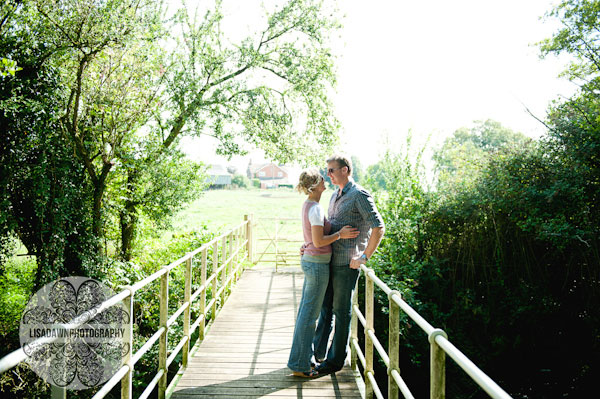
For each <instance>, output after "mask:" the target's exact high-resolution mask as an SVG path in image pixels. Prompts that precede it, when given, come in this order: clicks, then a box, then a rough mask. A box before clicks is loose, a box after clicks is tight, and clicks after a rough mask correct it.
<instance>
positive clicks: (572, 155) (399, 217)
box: [369, 107, 600, 398]
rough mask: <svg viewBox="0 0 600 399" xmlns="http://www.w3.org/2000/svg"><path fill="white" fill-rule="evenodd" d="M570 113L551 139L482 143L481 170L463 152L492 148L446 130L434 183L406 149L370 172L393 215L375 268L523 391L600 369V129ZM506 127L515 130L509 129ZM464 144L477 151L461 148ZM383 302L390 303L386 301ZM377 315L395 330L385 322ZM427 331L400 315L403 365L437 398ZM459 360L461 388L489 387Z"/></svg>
mask: <svg viewBox="0 0 600 399" xmlns="http://www.w3.org/2000/svg"><path fill="white" fill-rule="evenodd" d="M560 109H561V110H564V109H569V108H568V107H566V108H565V107H561V108H560ZM552 115H553V116H554V117H558V113H556V112H555V113H554V114H552ZM561 115H562V117H561V118H558V119H554V118H553V116H551V118H550V121H552V123H553V125H552V126H554V127H555V129H554V130H553V131H552V132H551V133H550V134H549V136H548V137H546V138H544V139H543V140H540V141H538V142H534V141H523V142H519V145H513V146H511V145H502V146H498V148H497V149H495V150H494V151H493V152H489V153H486V152H483V153H482V152H480V153H479V154H478V155H477V156H478V157H479V158H478V159H484V162H481V163H479V164H477V165H476V166H477V167H475V166H469V167H472V168H473V171H472V172H471V173H463V171H462V170H461V168H465V166H462V165H463V164H461V163H458V162H456V161H457V160H460V161H462V160H464V158H468V155H469V154H471V155H472V152H473V150H475V149H481V147H483V146H480V147H478V146H476V145H474V144H473V141H474V140H470V139H469V140H466V141H463V142H462V143H456V141H457V138H460V137H457V136H459V135H455V136H454V137H452V138H450V139H448V141H447V142H446V143H445V145H444V146H443V147H442V150H440V151H439V152H438V153H437V160H438V161H440V162H441V165H438V166H439V167H438V170H443V168H446V172H447V173H448V175H447V176H446V179H448V180H446V181H443V180H441V179H440V182H439V186H438V188H437V190H436V191H433V192H427V191H426V190H425V189H424V188H423V186H422V184H421V183H420V182H421V181H423V179H422V177H420V176H419V173H417V171H418V170H419V164H416V163H414V162H411V160H410V158H409V157H407V156H406V155H404V153H403V154H398V155H393V154H392V155H390V154H387V155H386V156H385V157H384V159H383V160H382V161H381V162H379V163H378V164H377V165H375V167H376V168H377V169H376V170H377V171H378V172H379V173H374V174H370V176H369V177H370V185H371V189H372V190H374V193H375V197H376V199H377V204H378V208H379V210H380V211H381V213H382V215H383V217H384V220H385V222H386V235H385V238H384V240H383V242H382V244H381V246H380V248H379V249H378V251H377V253H376V256H374V258H373V260H372V261H370V265H372V266H371V267H373V268H374V269H375V270H376V272H377V274H378V275H379V276H380V277H382V279H383V280H384V281H386V282H387V283H388V284H389V285H390V287H392V288H393V289H397V290H399V291H400V292H402V294H403V297H404V299H405V300H406V301H407V302H408V303H409V304H411V306H413V307H414V308H415V309H416V310H417V311H418V312H419V313H420V314H421V315H423V316H424V317H425V318H426V319H427V320H429V321H431V322H432V323H433V324H434V325H436V326H438V327H440V328H443V329H444V330H445V331H446V332H447V333H448V335H449V336H450V339H451V341H452V342H453V343H454V344H455V345H456V346H457V347H459V348H460V349H461V350H462V351H463V352H464V353H465V354H466V355H467V356H468V357H469V358H471V359H472V360H474V361H475V363H476V364H477V365H478V366H480V367H481V368H482V369H483V370H489V373H490V376H491V377H492V378H493V379H495V380H496V381H497V382H498V383H499V384H500V385H501V386H502V387H503V388H505V389H507V390H508V391H509V393H510V394H511V395H512V396H513V397H515V398H525V397H531V396H534V395H535V396H536V397H542V398H552V397H558V396H561V397H580V396H582V395H585V394H584V392H588V391H589V390H591V389H593V386H594V385H593V384H594V377H593V374H594V370H597V369H598V367H600V364H599V363H598V359H599V358H600V346H599V345H598V343H597V340H596V339H595V338H594V337H595V336H597V335H598V333H600V319H599V318H598V315H597V312H595V311H594V309H595V307H596V306H597V304H598V303H599V300H600V291H599V290H598V275H600V258H599V257H598V244H599V234H598V224H597V221H598V219H597V217H598V211H597V206H596V203H597V195H598V185H596V184H594V176H596V175H595V171H596V170H597V169H594V167H595V164H594V160H595V158H594V157H593V154H592V151H590V150H589V148H590V147H591V148H594V147H593V146H594V145H596V144H597V143H598V140H597V139H594V137H595V136H593V135H592V134H591V133H589V134H584V133H585V132H584V131H582V128H581V125H578V124H577V123H576V121H577V120H576V119H575V121H574V120H573V119H568V118H565V114H561ZM566 115H568V116H570V117H573V115H572V114H566ZM559 122H561V123H559ZM573 122H575V123H573ZM588 128H589V127H588ZM504 134H505V136H504V137H502V136H503V135H504ZM469 136H470V135H462V136H461V137H467V138H468V137H469ZM497 138H501V139H502V140H500V141H499V142H507V143H509V142H510V141H511V140H514V139H515V136H514V135H513V134H512V132H510V131H508V130H504V133H502V134H500V135H499V136H498V137H497ZM516 138H517V139H518V137H516ZM567 140H570V141H569V144H568V145H565V143H566V141H567ZM453 141H454V142H455V145H454V146H452V145H450V144H449V143H451V142H453ZM469 141H470V142H469ZM465 142H467V143H469V144H468V145H469V146H471V147H472V151H470V152H456V151H455V150H456V148H457V147H460V146H461V145H464V143H465ZM457 154H458V155H459V156H457ZM482 154H483V157H481V155H482ZM448 161H450V162H448ZM457 165H459V166H457ZM455 166H457V167H456V168H455V169H452V168H453V167H455ZM375 167H374V169H375ZM472 174H476V176H475V177H473V176H472ZM465 180H466V181H467V184H465ZM448 181H452V184H447V182H448ZM590 183H591V184H590ZM377 302H378V307H379V309H380V311H382V312H384V313H385V312H386V309H387V306H388V305H387V298H386V297H385V296H384V295H378V296H377ZM382 319H383V318H382ZM376 323H377V321H376ZM379 323H380V325H376V326H375V328H376V330H378V331H382V330H383V331H386V330H387V326H386V320H385V319H383V320H380V321H379ZM415 329H416V330H419V329H418V328H416V327H415V325H414V324H413V323H412V322H410V320H408V319H406V318H404V319H402V320H401V334H402V336H403V337H404V340H403V341H402V344H401V345H402V346H403V347H402V348H401V350H400V352H401V354H405V355H402V356H401V361H402V364H401V369H402V372H403V374H404V375H405V378H406V379H407V380H410V381H411V382H412V384H411V385H410V386H411V389H413V393H415V395H416V396H425V395H426V394H427V390H428V380H427V378H425V377H426V376H427V375H428V373H427V368H428V363H427V362H428V361H427V351H428V347H427V345H426V342H424V339H423V336H422V333H421V332H420V331H415ZM383 340H385V336H384V338H383ZM515 359H519V361H518V362H515ZM380 366H381V365H380ZM384 371H385V369H383V370H382V372H384ZM447 371H448V377H447V380H448V381H452V383H451V384H448V393H449V395H451V396H452V397H470V398H471V397H480V396H481V397H484V395H483V394H479V393H477V392H476V391H474V388H473V384H472V382H470V381H469V379H468V378H467V377H465V375H464V373H463V372H462V371H460V370H458V369H456V368H448V370H447ZM380 374H381V373H380ZM383 374H384V375H385V373H383ZM523 375H526V376H527V379H523V378H521V377H522V376H523ZM424 376H425V377H424Z"/></svg>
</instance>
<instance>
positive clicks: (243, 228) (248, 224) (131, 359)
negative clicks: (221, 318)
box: [0, 215, 253, 399]
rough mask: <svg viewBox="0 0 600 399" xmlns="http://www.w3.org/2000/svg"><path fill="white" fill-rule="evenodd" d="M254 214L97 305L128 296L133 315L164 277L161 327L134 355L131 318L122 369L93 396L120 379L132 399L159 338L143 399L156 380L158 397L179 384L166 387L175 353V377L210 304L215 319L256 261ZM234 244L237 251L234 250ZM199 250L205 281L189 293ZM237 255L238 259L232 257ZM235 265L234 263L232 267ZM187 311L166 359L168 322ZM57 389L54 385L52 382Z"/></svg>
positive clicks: (1, 362)
mask: <svg viewBox="0 0 600 399" xmlns="http://www.w3.org/2000/svg"><path fill="white" fill-rule="evenodd" d="M252 228H253V217H252V215H246V216H245V217H244V222H242V223H240V224H239V225H237V226H235V227H234V228H232V229H230V230H228V231H226V232H224V233H223V234H221V235H219V236H217V237H215V238H213V239H212V240H210V241H209V242H207V243H205V244H203V245H202V246H200V247H199V248H197V249H195V250H193V251H191V252H188V253H186V254H185V255H184V256H183V257H181V258H179V259H177V260H176V261H174V262H172V263H170V264H169V265H167V266H163V267H162V268H161V269H160V270H158V271H156V272H154V273H152V274H151V275H150V276H148V277H145V278H143V279H142V280H140V281H138V282H136V283H135V284H133V285H131V286H125V287H123V290H121V291H120V292H119V293H117V294H115V295H114V296H112V297H111V298H109V299H107V300H106V301H104V302H103V303H102V304H101V305H100V306H99V309H98V310H99V311H98V313H100V312H102V311H104V310H106V309H108V308H110V307H111V306H114V305H116V304H118V303H120V302H121V301H125V305H126V306H127V307H128V308H129V314H130V315H131V317H133V302H134V296H135V293H136V292H137V291H138V290H140V289H142V288H144V287H146V286H147V285H149V284H150V283H152V282H153V281H155V280H157V279H159V278H160V279H161V284H160V295H159V297H160V303H159V309H160V327H159V328H158V330H157V331H156V332H155V333H154V334H153V335H152V337H150V338H149V339H148V340H147V341H146V342H145V343H144V345H142V346H141V347H140V349H138V351H137V352H136V353H135V354H133V355H132V350H133V338H134V337H133V322H131V323H130V324H129V329H128V330H129V331H127V330H126V332H125V338H126V341H127V343H128V344H129V348H130V351H129V353H128V354H127V356H126V357H125V358H124V359H123V365H122V367H121V368H119V370H117V371H116V372H115V374H114V375H113V376H112V377H111V378H110V379H109V380H108V381H107V382H105V383H104V385H103V386H102V387H101V388H100V390H99V391H98V392H97V393H96V394H95V395H94V396H93V398H92V399H100V398H103V397H104V396H106V395H107V394H108V393H109V392H110V391H111V389H112V388H114V386H115V385H117V384H118V383H119V382H121V383H122V384H121V397H122V398H123V399H129V398H131V397H132V378H133V371H134V365H135V363H136V362H137V361H138V360H139V359H140V358H141V357H142V356H143V355H144V354H145V353H146V352H147V351H148V350H149V349H150V348H151V347H152V346H153V345H154V344H155V343H156V341H160V343H159V369H158V371H157V373H156V375H155V376H154V378H153V379H152V381H151V382H150V383H149V384H148V386H147V387H146V389H145V390H144V392H143V393H142V394H141V396H140V398H147V397H148V396H150V394H151V393H152V391H153V390H154V388H155V387H156V386H157V385H158V387H159V390H158V397H159V399H163V398H164V397H165V395H166V394H167V391H169V390H170V389H172V388H173V387H174V386H175V384H176V383H177V380H178V378H177V377H175V378H174V379H173V381H171V384H170V385H169V386H167V370H168V367H169V365H170V364H171V363H172V362H173V360H174V359H175V357H176V356H177V355H178V354H179V352H180V351H181V350H183V356H182V366H181V368H180V370H179V372H178V373H177V376H181V374H182V371H183V370H185V368H186V367H187V363H188V356H189V353H190V338H191V336H192V334H193V333H194V332H195V330H196V328H198V327H200V330H199V337H198V341H199V342H201V341H202V340H203V339H204V333H205V329H206V327H207V326H206V325H205V322H206V313H207V309H210V312H211V315H212V316H213V318H214V317H215V315H216V311H217V298H218V297H221V301H220V306H219V308H220V307H222V306H223V304H224V302H225V299H226V291H227V288H228V287H229V289H231V284H232V283H233V280H234V279H236V280H237V279H238V278H239V274H238V273H239V272H240V269H241V268H242V267H243V262H244V261H245V260H246V259H249V260H250V261H252V258H253V231H252ZM219 242H221V255H222V260H221V266H220V267H217V266H218V265H219V257H218V255H219V252H218V248H219ZM227 243H228V244H229V245H228V246H229V249H227V247H226V244H227ZM234 244H235V250H234V248H233V247H234ZM211 247H212V249H213V254H212V255H213V259H212V264H213V268H212V273H211V275H210V276H209V277H208V278H207V276H206V272H207V253H208V249H209V248H211ZM242 249H245V252H244V255H243V256H242V258H241V259H240V251H241V250H242ZM227 252H229V256H228V257H227V258H226V254H227ZM199 253H201V254H202V260H201V273H200V274H201V285H200V287H199V288H198V289H197V290H196V291H195V292H194V293H193V294H192V293H191V277H192V274H191V272H192V260H193V259H194V256H195V255H197V254H199ZM234 260H235V262H234ZM182 264H185V265H186V270H185V277H184V279H185V289H184V302H183V304H182V305H181V306H180V307H179V308H178V309H177V310H176V311H175V312H174V313H173V315H172V316H171V317H170V318H168V277H169V272H170V271H171V270H173V269H174V268H176V267H177V266H179V265H182ZM234 266H235V267H234ZM219 277H221V286H220V288H219V289H218V290H217V280H218V279H219ZM209 283H212V298H211V300H210V302H209V303H206V289H207V287H208V286H209ZM198 296H200V313H201V314H200V315H199V316H198V318H197V320H196V321H195V322H194V323H193V324H191V320H190V317H191V315H190V313H191V312H190V311H191V307H192V303H193V301H194V300H196V299H197V298H198ZM182 313H183V314H184V323H183V337H182V339H181V340H180V342H179V343H178V344H177V346H176V347H175V348H174V349H173V351H172V352H171V354H170V356H169V357H168V358H167V352H168V349H167V334H168V330H169V326H171V325H172V324H173V323H174V322H175V321H176V319H177V318H178V317H179V316H180V315H181V314H182ZM83 322H84V321H83V320H81V318H79V319H78V318H75V319H73V320H71V322H69V323H66V324H64V325H63V326H62V327H63V328H65V329H74V328H77V327H79V326H80V325H81V324H83ZM57 339H58V338H57V337H51V338H39V339H37V340H36V341H34V342H33V343H32V344H37V343H52V342H54V341H56V340H57ZM26 358H27V355H26V354H25V352H24V351H23V348H20V349H17V350H15V351H13V352H11V353H9V354H8V355H6V356H4V357H3V358H2V359H0V374H2V373H4V372H6V371H8V370H10V369H12V368H13V367H15V366H17V365H18V364H19V363H21V362H23V361H24V360H25V359H26ZM52 388H53V390H54V389H55V387H54V386H53V387H52ZM63 397H65V393H64V392H63Z"/></svg>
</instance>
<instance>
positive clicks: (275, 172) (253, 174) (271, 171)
mask: <svg viewBox="0 0 600 399" xmlns="http://www.w3.org/2000/svg"><path fill="white" fill-rule="evenodd" d="M246 174H247V176H248V178H249V179H258V180H260V188H274V187H278V186H279V185H280V184H288V172H287V171H286V170H285V167H284V166H282V165H276V164H274V163H273V162H270V163H262V164H252V162H250V163H249V164H248V169H247V170H246Z"/></svg>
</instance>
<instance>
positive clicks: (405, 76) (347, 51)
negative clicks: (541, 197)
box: [186, 0, 574, 170]
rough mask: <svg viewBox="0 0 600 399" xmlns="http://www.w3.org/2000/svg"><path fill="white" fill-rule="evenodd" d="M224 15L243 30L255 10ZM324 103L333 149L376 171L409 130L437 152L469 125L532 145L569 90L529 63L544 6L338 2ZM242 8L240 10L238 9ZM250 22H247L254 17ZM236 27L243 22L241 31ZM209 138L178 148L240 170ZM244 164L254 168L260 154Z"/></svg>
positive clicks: (529, 2)
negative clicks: (490, 126) (491, 126)
mask: <svg viewBox="0 0 600 399" xmlns="http://www.w3.org/2000/svg"><path fill="white" fill-rule="evenodd" d="M225 3H226V4H228V8H227V13H226V15H227V16H228V17H230V18H232V20H233V19H236V20H237V21H238V22H237V23H235V24H232V26H238V27H240V28H243V27H246V28H248V27H251V26H253V25H254V26H255V27H256V25H255V24H253V23H252V21H251V20H252V18H256V17H255V16H254V15H257V14H256V12H257V11H258V8H255V10H256V11H254V13H252V12H249V10H248V7H249V5H248V3H249V2H247V1H244V2H238V1H236V0H226V1H225ZM337 3H338V4H339V6H340V7H341V10H342V13H343V14H345V18H344V19H343V21H342V22H343V24H344V28H343V30H342V31H341V32H340V35H341V37H340V38H338V39H336V40H335V42H334V45H333V47H334V52H335V53H336V54H337V55H338V61H337V68H338V86H337V94H336V95H335V97H334V98H333V100H334V104H335V108H336V113H337V116H338V118H339V119H340V120H341V122H342V125H343V129H342V131H341V132H340V138H341V148H340V149H341V150H342V151H344V152H346V153H348V154H350V155H356V156H358V157H359V158H360V159H361V161H362V163H363V165H369V164H372V163H375V162H376V161H377V160H378V156H379V155H380V154H381V153H382V152H383V150H384V149H385V147H384V142H385V140H386V138H387V141H388V142H391V143H392V144H393V147H395V146H399V143H401V142H403V141H404V140H405V137H406V134H407V132H408V130H409V129H412V132H413V136H414V137H416V138H417V139H416V140H415V141H416V142H417V145H418V144H419V142H424V140H425V139H424V138H425V137H427V136H429V135H430V136H431V139H430V143H431V145H432V146H436V145H439V144H441V143H442V142H443V140H444V139H445V138H447V137H449V136H450V135H451V134H452V132H454V131H455V130H456V129H458V128H460V127H462V126H468V125H470V124H471V123H472V122H473V121H474V120H484V119H488V118H491V119H495V120H497V121H499V122H501V123H502V124H503V125H505V126H507V127H509V128H511V129H513V130H517V131H521V132H522V133H524V134H526V135H528V136H532V137H538V136H539V135H541V134H543V132H544V129H543V126H542V125H541V124H540V123H539V122H537V121H536V120H535V119H533V118H532V117H531V116H530V115H529V114H528V113H527V112H526V110H525V106H527V107H528V108H529V109H530V110H531V111H532V112H533V113H534V114H535V115H537V116H538V117H539V118H541V119H543V118H544V115H545V111H546V109H547V106H548V104H549V103H550V101H551V100H553V99H555V98H557V97H558V96H560V95H564V96H568V95H570V94H571V93H572V92H573V90H574V87H573V86H572V85H571V84H570V83H568V82H567V81H566V80H564V79H559V78H558V74H559V73H560V71H561V70H562V69H563V68H564V65H565V60H564V59H563V60H558V59H556V58H555V57H549V58H547V59H546V60H540V59H539V58H538V50H537V47H535V46H533V44H534V43H535V42H537V41H539V40H541V39H543V38H546V37H549V36H550V35H551V33H552V32H553V31H555V30H556V29H557V27H558V25H557V24H556V23H549V22H544V21H541V20H540V19H539V17H540V16H542V15H544V13H545V12H547V11H549V10H550V9H551V7H552V4H553V3H556V1H550V0H503V1H491V0H453V1H447V0H419V1H398V0H373V1H370V2H366V1H358V0H347V1H343V2H337ZM241 4H243V7H244V8H245V9H242V8H240V7H241V6H240V5H241ZM253 14H254V15H253ZM240 21H244V22H245V23H241V24H240ZM208 140H209V139H208V138H206V139H205V138H203V139H202V142H201V143H200V142H196V143H194V145H189V146H188V145H186V147H188V148H190V150H189V152H190V155H192V157H193V158H196V159H200V160H203V161H204V162H208V163H221V164H224V165H229V164H234V165H236V166H238V167H239V168H240V169H243V170H245V166H246V165H247V163H248V157H245V158H241V157H236V158H234V159H233V160H232V161H227V160H225V159H219V158H218V157H216V156H215V155H214V145H210V144H209V143H208ZM251 157H252V160H253V162H259V161H262V159H261V157H260V153H256V152H255V153H253V154H252V156H251Z"/></svg>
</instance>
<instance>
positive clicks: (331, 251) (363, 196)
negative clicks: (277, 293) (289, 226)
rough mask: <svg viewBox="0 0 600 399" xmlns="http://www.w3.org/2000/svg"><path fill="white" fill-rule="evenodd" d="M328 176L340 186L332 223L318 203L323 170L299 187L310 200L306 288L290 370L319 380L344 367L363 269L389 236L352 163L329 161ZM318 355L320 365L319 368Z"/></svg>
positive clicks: (304, 177)
mask: <svg viewBox="0 0 600 399" xmlns="http://www.w3.org/2000/svg"><path fill="white" fill-rule="evenodd" d="M327 176H329V178H330V179H331V182H332V183H333V184H334V185H336V186H337V189H336V190H335V192H334V193H333V195H332V197H331V200H330V202H329V210H328V218H326V217H325V213H324V212H323V208H322V207H321V205H320V204H319V201H320V199H321V194H323V192H324V191H325V190H326V188H325V181H324V179H323V176H321V174H320V173H319V171H318V170H317V169H308V170H305V171H303V172H302V174H301V175H300V181H299V183H298V186H297V189H298V190H299V191H300V192H303V193H304V194H306V195H307V196H308V198H307V199H306V202H304V204H303V206H302V230H303V232H304V245H303V246H302V250H301V251H302V260H301V265H302V270H303V272H304V286H303V288H302V299H301V301H300V306H299V309H298V316H297V318H296V327H295V329H294V339H293V343H292V349H291V352H290V357H289V360H288V367H289V368H290V369H291V370H292V371H293V375H295V376H298V377H317V376H319V375H324V374H329V373H335V372H336V371H338V370H341V369H342V367H344V363H345V360H346V357H347V354H348V353H347V347H348V338H349V335H350V321H351V316H352V294H353V292H354V287H355V286H356V281H357V280H358V276H359V273H360V265H361V264H364V263H366V262H367V261H368V260H369V258H370V257H371V255H372V254H373V253H374V252H375V250H376V249H377V246H378V245H379V243H380V242H381V238H382V237H383V233H384V224H383V219H382V218H381V215H380V214H379V212H378V211H377V208H376V206H375V202H374V201H373V197H372V196H371V194H369V193H368V192H367V191H366V190H365V189H363V188H362V187H360V186H359V185H357V184H356V183H355V182H354V180H353V179H352V177H351V176H352V162H351V161H350V159H349V158H347V157H344V156H341V155H334V156H332V157H331V158H329V159H328V160H327ZM334 315H335V327H334V321H333V316H334ZM317 318H318V319H319V320H318V323H316V321H317ZM315 323H316V324H317V325H316V329H315ZM332 328H333V330H334V333H333V340H332V341H331V346H329V349H328V343H329V335H330V333H331V330H332ZM313 355H314V359H315V361H316V363H319V364H318V365H316V367H315V363H312V361H311V360H312V357H313Z"/></svg>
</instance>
